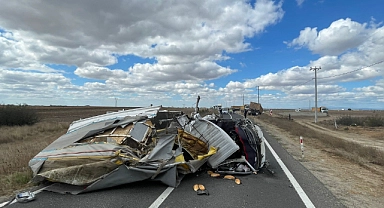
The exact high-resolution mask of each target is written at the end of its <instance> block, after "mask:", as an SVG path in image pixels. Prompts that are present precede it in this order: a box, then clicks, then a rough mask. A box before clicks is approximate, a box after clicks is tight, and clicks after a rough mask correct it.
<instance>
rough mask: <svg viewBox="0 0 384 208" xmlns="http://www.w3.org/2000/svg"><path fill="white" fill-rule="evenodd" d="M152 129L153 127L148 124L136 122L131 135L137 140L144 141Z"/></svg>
mask: <svg viewBox="0 0 384 208" xmlns="http://www.w3.org/2000/svg"><path fill="white" fill-rule="evenodd" d="M150 129H151V128H150V127H149V126H148V125H146V124H144V123H141V122H136V123H135V124H134V125H133V128H132V129H131V132H130V135H131V136H132V137H133V138H134V139H136V141H138V142H142V141H144V139H145V138H146V136H147V134H148V132H149V130H150Z"/></svg>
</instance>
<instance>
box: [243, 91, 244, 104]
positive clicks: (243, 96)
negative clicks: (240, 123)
mask: <svg viewBox="0 0 384 208" xmlns="http://www.w3.org/2000/svg"><path fill="white" fill-rule="evenodd" d="M243 106H244V94H243Z"/></svg>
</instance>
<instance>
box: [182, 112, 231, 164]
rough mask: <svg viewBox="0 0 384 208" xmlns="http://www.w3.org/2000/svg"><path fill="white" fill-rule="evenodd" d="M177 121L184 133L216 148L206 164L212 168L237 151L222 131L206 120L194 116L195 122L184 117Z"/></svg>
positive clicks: (229, 138)
mask: <svg viewBox="0 0 384 208" xmlns="http://www.w3.org/2000/svg"><path fill="white" fill-rule="evenodd" d="M177 120H178V121H179V124H181V125H182V126H183V125H184V131H186V132H188V133H190V134H192V135H193V136H195V137H197V138H204V139H205V140H206V141H207V142H208V144H209V147H215V148H217V153H216V154H214V155H212V156H210V158H209V159H208V163H209V164H210V165H211V166H212V167H213V168H215V167H217V166H218V165H219V164H220V163H222V162H223V161H224V160H226V159H227V158H228V157H230V156H231V155H232V154H233V153H235V152H236V151H237V150H238V149H239V146H238V145H237V144H236V143H235V142H234V141H233V140H232V138H231V137H230V136H229V135H228V134H227V133H226V132H225V131H224V130H223V129H221V128H220V127H219V126H217V125H216V124H214V123H212V122H210V121H208V120H205V119H202V118H199V116H196V117H195V120H189V119H188V117H187V116H185V115H183V116H180V117H178V118H177Z"/></svg>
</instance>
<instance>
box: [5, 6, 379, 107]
mask: <svg viewBox="0 0 384 208" xmlns="http://www.w3.org/2000/svg"><path fill="white" fill-rule="evenodd" d="M383 7H384V2H381V1H377V0H366V1H346V0H332V1H331V0H321V1H318V0H286V1H270V0H256V1H245V0H244V1H234V0H206V1H201V2H198V1H192V0H191V1H148V2H146V3H145V4H144V3H143V2H142V1H139V0H130V1H125V0H116V1H91V0H84V1H74V0H73V1H60V0H52V1H48V0H43V1H37V0H31V1H27V2H24V1H19V0H15V1H7V2H3V3H2V7H1V8H0V51H1V52H0V54H1V55H0V95H1V98H0V102H1V103H2V104H23V103H25V104H29V105H95V106H114V105H115V103H116V102H115V101H116V99H117V101H118V102H117V105H118V106H121V107H124V106H149V105H150V104H153V105H163V106H177V107H182V106H186V107H191V106H193V105H194V103H195V101H196V98H197V96H198V95H199V96H200V97H201V101H200V104H201V106H205V107H209V106H212V105H215V104H222V105H224V106H227V105H241V104H243V98H244V102H245V103H249V102H250V101H257V100H258V99H259V101H260V103H261V104H262V105H263V106H264V107H266V108H309V107H312V106H314V100H315V95H314V94H315V93H314V90H315V89H314V88H315V87H314V79H313V78H314V72H313V71H310V67H321V69H320V70H318V71H317V75H318V76H317V77H318V106H320V105H322V106H327V107H329V108H331V109H340V108H354V109H363V108H370V109H384V107H383V106H384V93H382V92H384V79H383V75H384V69H383V68H384V63H383V61H384V26H383V21H384V14H383V12H382V8H383ZM258 88H259V91H257V89H258Z"/></svg>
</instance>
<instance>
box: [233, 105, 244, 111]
mask: <svg viewBox="0 0 384 208" xmlns="http://www.w3.org/2000/svg"><path fill="white" fill-rule="evenodd" d="M231 109H232V111H233V112H236V111H241V112H243V111H244V106H243V105H233V106H231Z"/></svg>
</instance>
